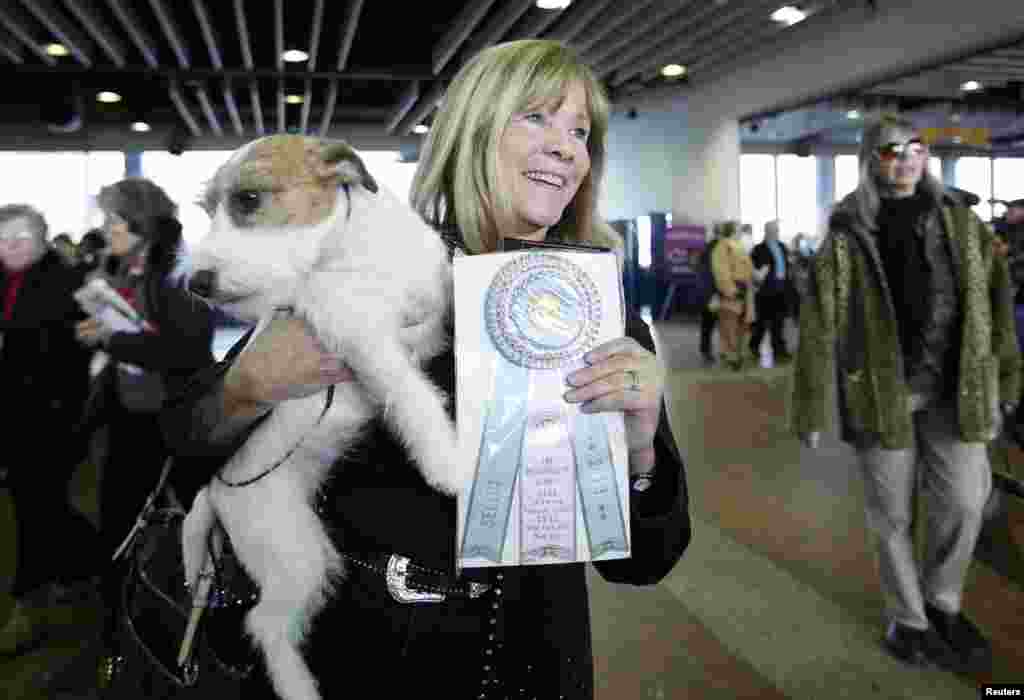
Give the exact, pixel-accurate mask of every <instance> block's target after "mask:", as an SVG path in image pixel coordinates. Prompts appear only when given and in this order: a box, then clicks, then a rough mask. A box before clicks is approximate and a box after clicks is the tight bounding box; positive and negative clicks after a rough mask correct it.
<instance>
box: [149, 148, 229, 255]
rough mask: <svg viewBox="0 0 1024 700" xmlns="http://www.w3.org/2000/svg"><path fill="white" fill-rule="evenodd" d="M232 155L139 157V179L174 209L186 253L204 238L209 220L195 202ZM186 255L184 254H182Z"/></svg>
mask: <svg viewBox="0 0 1024 700" xmlns="http://www.w3.org/2000/svg"><path fill="white" fill-rule="evenodd" d="M232 153H233V151H186V152H185V153H182V154H181V155H180V156H176V155H172V154H170V153H167V152H164V151H146V152H144V153H143V154H142V175H143V177H146V178H148V179H150V180H152V181H153V182H155V183H156V184H158V185H159V186H160V187H162V188H163V190H164V191H165V192H166V193H167V196H168V197H170V198H171V199H172V200H174V203H175V204H177V205H178V219H179V220H180V221H181V228H182V237H183V238H184V239H185V248H186V251H187V250H188V249H189V248H194V247H195V245H196V243H198V242H199V240H200V239H201V238H202V237H203V236H205V235H206V232H207V231H208V230H209V228H210V218H209V217H208V216H207V215H206V212H205V211H203V210H202V209H201V208H200V207H199V205H198V204H196V202H197V201H198V200H199V198H200V196H201V195H202V193H203V190H204V188H205V187H206V183H207V181H209V180H210V178H212V177H213V175H214V173H215V172H217V168H219V167H220V166H221V165H223V163H224V161H226V160H227V159H228V158H229V157H230V156H231V154H232ZM186 255H187V252H186Z"/></svg>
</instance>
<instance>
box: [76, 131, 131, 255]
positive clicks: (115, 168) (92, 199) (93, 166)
mask: <svg viewBox="0 0 1024 700" xmlns="http://www.w3.org/2000/svg"><path fill="white" fill-rule="evenodd" d="M124 174H125V163H124V153H122V152H121V151H92V152H90V153H88V154H87V157H86V161H85V191H86V194H87V195H88V204H87V205H86V206H87V212H86V221H85V225H84V227H83V228H82V231H81V233H80V234H79V235H78V236H72V237H73V238H74V239H75V240H76V241H77V240H79V239H80V238H81V237H82V235H84V234H85V232H86V231H88V230H89V229H92V228H99V227H101V226H102V225H103V212H101V211H100V208H99V206H98V205H97V204H96V195H97V194H99V191H100V189H101V188H102V187H105V186H106V185H110V184H113V183H115V182H117V181H118V180H121V179H123V178H124Z"/></svg>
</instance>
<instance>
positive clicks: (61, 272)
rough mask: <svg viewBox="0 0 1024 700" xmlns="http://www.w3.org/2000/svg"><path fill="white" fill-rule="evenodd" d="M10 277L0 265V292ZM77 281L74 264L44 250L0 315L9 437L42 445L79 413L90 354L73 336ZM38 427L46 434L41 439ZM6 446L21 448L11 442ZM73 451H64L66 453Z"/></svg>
mask: <svg viewBox="0 0 1024 700" xmlns="http://www.w3.org/2000/svg"><path fill="white" fill-rule="evenodd" d="M9 277H10V276H9V275H8V273H7V272H6V271H4V270H3V268H2V267H0V294H3V293H4V292H5V291H6V290H7V286H8V281H9ZM82 282H83V274H82V272H81V271H80V270H79V269H75V268H71V267H68V266H66V265H65V264H64V263H63V262H62V261H61V259H60V257H59V256H58V255H57V254H56V253H55V252H53V251H49V252H47V253H46V254H45V255H44V256H43V257H42V258H41V259H40V260H39V261H38V262H37V263H36V264H35V265H33V266H32V267H30V268H28V269H27V270H26V271H25V278H24V280H23V281H22V283H21V287H20V289H19V291H18V295H17V297H16V299H15V304H14V308H13V312H12V314H11V318H10V320H7V321H0V334H2V341H0V386H2V387H3V391H4V404H5V405H6V406H7V409H8V410H7V413H8V421H10V422H8V423H7V424H6V426H5V428H6V430H5V433H6V434H7V435H8V436H9V438H10V439H13V440H15V441H21V440H24V441H26V443H27V444H32V445H33V446H36V445H39V446H40V447H41V448H45V447H46V446H47V445H51V446H55V445H59V444H61V443H66V442H67V437H66V435H65V434H64V433H65V431H68V430H70V428H71V426H73V425H74V423H75V421H76V420H77V418H78V416H79V414H80V413H81V410H82V406H83V403H84V401H85V397H86V395H87V393H88V389H89V361H90V358H91V357H92V353H91V351H90V350H88V349H86V348H84V347H82V345H81V344H79V343H78V341H76V340H75V324H76V323H77V322H79V321H81V320H84V319H85V314H84V312H83V311H82V310H81V308H80V307H79V306H78V303H77V302H76V301H75V300H74V297H73V296H72V294H73V293H74V291H75V290H76V289H78V288H79V287H81V286H82ZM40 430H42V431H44V433H45V434H46V435H47V436H48V438H47V440H46V441H44V444H42V445H41V444H40V442H39V440H38V437H37V435H38V433H39V431H40ZM29 441H31V442H30V443H29ZM8 449H9V451H10V452H11V454H18V453H19V452H20V451H19V450H18V447H17V445H14V444H9V445H8ZM33 449H35V448H33ZM76 456H77V455H72V454H69V455H68V459H74V458H75V457H76ZM36 457H38V455H36ZM43 462H45V460H42V459H40V463H43Z"/></svg>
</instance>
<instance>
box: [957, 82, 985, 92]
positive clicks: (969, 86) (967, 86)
mask: <svg viewBox="0 0 1024 700" xmlns="http://www.w3.org/2000/svg"><path fill="white" fill-rule="evenodd" d="M960 89H961V90H968V91H970V90H980V89H981V83H979V82H978V81H977V80H968V81H967V82H966V83H964V84H963V85H961V86H960Z"/></svg>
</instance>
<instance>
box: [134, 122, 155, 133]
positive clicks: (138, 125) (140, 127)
mask: <svg viewBox="0 0 1024 700" xmlns="http://www.w3.org/2000/svg"><path fill="white" fill-rule="evenodd" d="M150 128H151V127H150V126H149V124H147V123H146V122H132V131H149V130H150Z"/></svg>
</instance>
